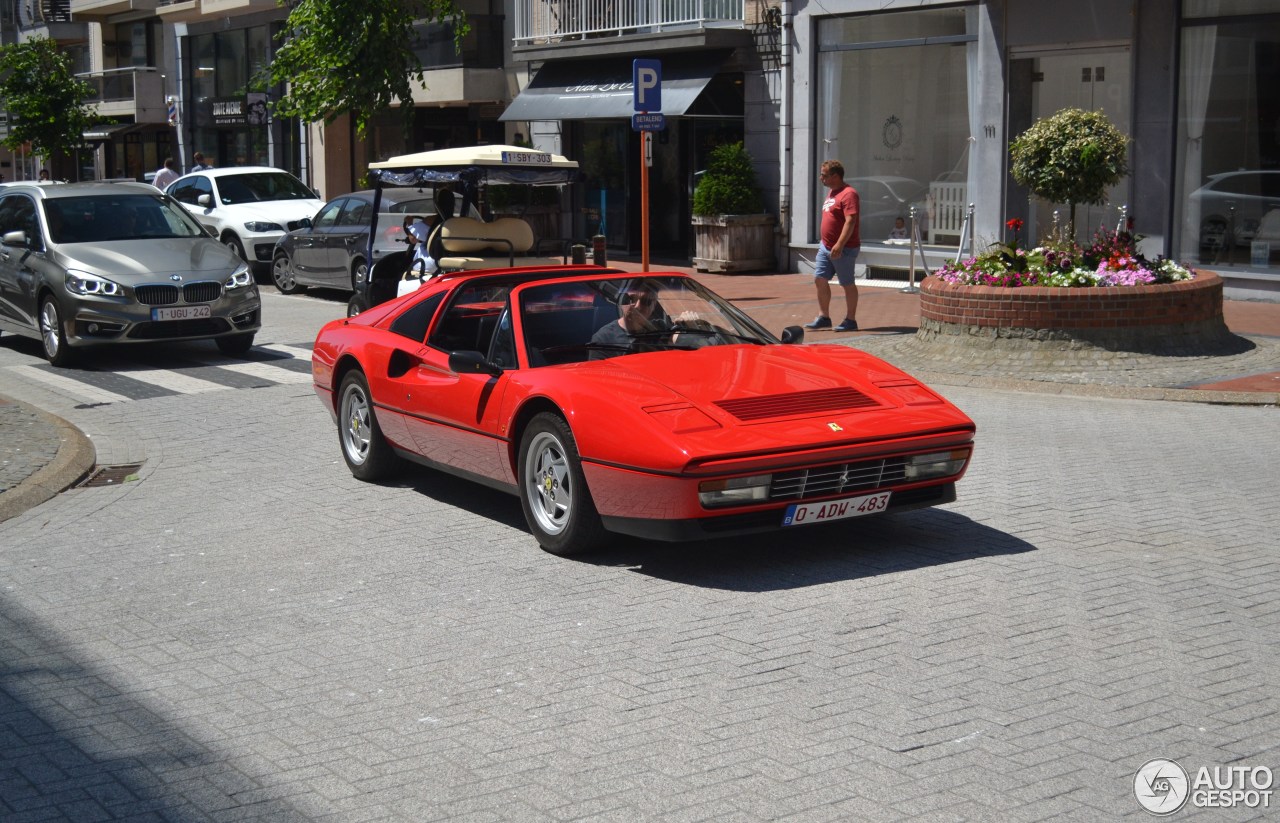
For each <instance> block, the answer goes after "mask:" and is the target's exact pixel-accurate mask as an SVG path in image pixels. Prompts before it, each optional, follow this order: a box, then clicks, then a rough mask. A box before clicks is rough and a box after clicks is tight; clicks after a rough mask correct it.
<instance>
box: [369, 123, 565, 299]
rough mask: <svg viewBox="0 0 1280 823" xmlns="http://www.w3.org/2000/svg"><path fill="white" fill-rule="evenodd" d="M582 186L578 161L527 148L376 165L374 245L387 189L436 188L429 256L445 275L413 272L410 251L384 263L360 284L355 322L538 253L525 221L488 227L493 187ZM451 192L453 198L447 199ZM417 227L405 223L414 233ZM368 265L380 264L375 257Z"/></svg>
mask: <svg viewBox="0 0 1280 823" xmlns="http://www.w3.org/2000/svg"><path fill="white" fill-rule="evenodd" d="M577 178H578V164H577V163H576V162H574V161H573V160H566V159H565V158H564V157H562V156H560V155H558V154H551V153H549V152H544V151H538V150H537V149H527V148H522V147H520V146H501V145H499V146H474V147H469V148H458V149H440V150H437V151H426V152H419V153H417V154H406V155H402V156H400V157H392V158H390V159H388V160H383V161H381V162H377V163H370V164H369V182H370V185H371V186H372V187H373V190H374V200H373V209H372V210H371V214H372V218H371V221H372V222H371V225H370V230H369V237H370V238H371V240H370V242H372V238H374V237H377V236H378V235H377V232H378V212H379V211H380V208H379V207H380V201H381V198H382V191H383V189H385V188H388V187H393V186H395V187H410V186H412V187H417V188H418V189H420V190H426V189H428V188H430V189H431V190H432V192H433V202H434V203H435V204H436V214H433V215H421V216H420V217H421V218H422V219H423V220H424V221H425V222H427V224H428V226H429V239H428V240H427V250H428V253H429V254H430V255H431V257H432V258H433V259H434V260H435V261H436V264H437V266H438V270H437V271H435V272H418V271H411V266H410V261H411V259H412V254H413V253H412V250H411V249H410V248H406V250H405V251H403V252H396V253H393V254H390V255H387V256H386V257H383V258H382V259H381V260H379V261H378V263H377V264H376V265H375V266H373V267H372V268H370V269H369V273H368V276H367V278H366V279H365V280H364V281H363V282H357V283H356V292H355V294H353V295H352V296H351V300H350V302H348V303H347V316H351V315H354V314H358V313H359V312H362V311H364V310H365V309H368V308H370V307H372V306H376V305H378V304H379V303H384V302H386V301H387V300H390V299H391V298H393V297H395V296H397V294H403V293H404V292H405V291H406V290H412V289H414V288H417V286H418V285H420V284H421V279H423V278H428V277H431V276H432V275H433V274H436V273H441V272H450V271H461V270H464V269H478V268H501V267H503V266H514V265H516V260H517V256H518V255H523V254H528V253H529V252H530V251H531V250H532V249H534V248H535V247H536V239H535V238H534V236H533V231H532V230H531V229H530V228H529V224H528V223H526V222H525V221H524V220H522V219H520V218H518V217H501V218H498V219H496V220H485V219H483V218H482V217H481V214H482V212H481V209H480V204H481V193H482V190H483V189H484V188H485V187H486V186H490V185H513V184H514V185H524V186H563V185H566V184H568V183H572V182H574V181H575V180H576V179H577ZM446 190H447V191H448V192H450V195H449V196H447V197H446V196H444V192H445V191H446ZM454 196H457V197H458V199H460V200H461V204H460V205H459V207H458V209H457V215H459V216H454V210H453V208H452V203H451V201H452V200H453V197H454ZM410 222H411V221H410V220H409V219H406V221H405V229H406V233H407V230H408V228H409V226H410ZM543 239H550V240H556V239H558V238H543ZM368 259H370V260H372V259H373V255H372V252H370V255H369V257H368ZM415 280H416V281H417V282H414V281H415Z"/></svg>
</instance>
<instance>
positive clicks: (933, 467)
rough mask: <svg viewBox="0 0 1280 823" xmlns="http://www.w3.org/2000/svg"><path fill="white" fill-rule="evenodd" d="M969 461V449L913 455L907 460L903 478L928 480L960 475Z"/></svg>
mask: <svg viewBox="0 0 1280 823" xmlns="http://www.w3.org/2000/svg"><path fill="white" fill-rule="evenodd" d="M968 459H969V450H968V449H953V450H951V451H945V452H930V453H929V454H913V455H911V456H910V457H908V458H907V465H906V466H905V467H904V469H903V477H904V478H905V479H907V480H928V479H930V478H933V477H947V476H948V475H952V474H959V473H960V470H961V469H963V468H964V463H965V461H966V460H968Z"/></svg>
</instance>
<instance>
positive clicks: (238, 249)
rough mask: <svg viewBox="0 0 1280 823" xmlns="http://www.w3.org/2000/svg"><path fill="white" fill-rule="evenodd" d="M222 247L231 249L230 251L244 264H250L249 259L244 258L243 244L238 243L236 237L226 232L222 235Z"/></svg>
mask: <svg viewBox="0 0 1280 823" xmlns="http://www.w3.org/2000/svg"><path fill="white" fill-rule="evenodd" d="M222 245H224V246H226V247H227V248H229V249H231V251H233V252H235V254H236V256H237V257H239V258H240V259H241V260H243V261H245V262H246V263H248V262H251V261H250V260H249V258H247V257H245V256H244V244H243V243H241V242H240V238H239V237H236V236H235V235H234V234H232V233H231V232H227V233H226V234H224V235H222Z"/></svg>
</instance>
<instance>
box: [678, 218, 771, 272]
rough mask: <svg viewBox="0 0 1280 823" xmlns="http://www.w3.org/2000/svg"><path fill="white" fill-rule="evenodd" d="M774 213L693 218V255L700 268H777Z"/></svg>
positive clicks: (750, 269)
mask: <svg viewBox="0 0 1280 823" xmlns="http://www.w3.org/2000/svg"><path fill="white" fill-rule="evenodd" d="M776 223H777V221H776V220H775V219H774V217H773V215H772V214H718V215H715V216H713V217H697V216H695V217H694V218H693V231H694V258H693V266H694V268H696V269H697V270H698V271H707V272H742V271H766V270H768V269H772V268H774V266H775V265H776V263H777V259H776V258H775V257H774V254H773V248H774V226H775V225H776Z"/></svg>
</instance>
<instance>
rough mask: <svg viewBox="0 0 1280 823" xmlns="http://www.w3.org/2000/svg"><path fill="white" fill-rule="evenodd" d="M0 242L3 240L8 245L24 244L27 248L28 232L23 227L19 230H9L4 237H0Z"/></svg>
mask: <svg viewBox="0 0 1280 823" xmlns="http://www.w3.org/2000/svg"><path fill="white" fill-rule="evenodd" d="M0 242H3V243H4V244H5V245H6V246H22V247H23V248H26V246H27V233H26V232H25V231H22V230H21V229H19V230H17V231H7V232H5V233H4V237H3V238H0Z"/></svg>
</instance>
